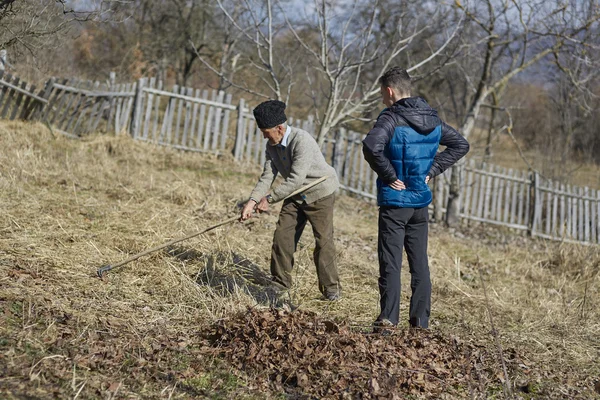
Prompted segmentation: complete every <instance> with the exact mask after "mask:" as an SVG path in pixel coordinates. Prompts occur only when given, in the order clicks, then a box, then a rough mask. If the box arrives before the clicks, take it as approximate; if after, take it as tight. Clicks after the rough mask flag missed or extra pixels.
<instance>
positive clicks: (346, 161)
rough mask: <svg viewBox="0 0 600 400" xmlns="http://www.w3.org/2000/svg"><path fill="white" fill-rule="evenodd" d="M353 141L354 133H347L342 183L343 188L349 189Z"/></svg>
mask: <svg viewBox="0 0 600 400" xmlns="http://www.w3.org/2000/svg"><path fill="white" fill-rule="evenodd" d="M353 139H354V132H349V133H348V139H347V141H346V157H345V159H344V176H343V182H344V186H346V187H350V185H349V183H350V174H351V173H352V156H353V151H354V146H353V145H352V142H353Z"/></svg>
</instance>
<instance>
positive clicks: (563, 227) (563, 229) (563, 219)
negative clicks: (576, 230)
mask: <svg viewBox="0 0 600 400" xmlns="http://www.w3.org/2000/svg"><path fill="white" fill-rule="evenodd" d="M564 191H565V185H564V184H563V183H561V184H560V192H561V195H560V237H561V238H563V237H565V236H566V235H567V225H568V221H567V218H568V216H567V215H568V214H567V204H566V198H565V195H564Z"/></svg>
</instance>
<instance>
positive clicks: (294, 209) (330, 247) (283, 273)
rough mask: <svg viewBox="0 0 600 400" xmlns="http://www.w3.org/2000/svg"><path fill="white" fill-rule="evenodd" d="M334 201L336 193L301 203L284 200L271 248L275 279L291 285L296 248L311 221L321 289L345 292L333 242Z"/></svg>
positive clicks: (314, 254)
mask: <svg viewBox="0 0 600 400" xmlns="http://www.w3.org/2000/svg"><path fill="white" fill-rule="evenodd" d="M334 202H335V194H332V195H329V196H326V197H324V198H322V199H319V200H317V201H315V202H314V203H312V204H306V203H302V204H298V203H296V202H294V201H292V200H286V201H284V203H283V206H282V207H281V212H280V213H279V220H278V221H277V227H276V229H275V235H274V236H273V248H272V250H271V274H272V275H273V280H274V281H275V282H277V283H279V284H281V285H283V286H285V287H286V288H291V286H292V268H293V266H294V252H295V251H296V248H297V246H298V241H299V240H300V236H301V235H302V232H303V231H304V227H305V226H306V222H307V221H308V222H310V224H311V226H312V229H313V234H314V236H315V241H316V246H315V251H314V252H313V259H314V261H315V265H316V267H317V278H318V279H319V290H320V291H321V293H323V294H324V295H328V294H331V293H339V292H341V286H340V279H339V276H338V271H337V266H336V254H335V244H334V242H333V204H334Z"/></svg>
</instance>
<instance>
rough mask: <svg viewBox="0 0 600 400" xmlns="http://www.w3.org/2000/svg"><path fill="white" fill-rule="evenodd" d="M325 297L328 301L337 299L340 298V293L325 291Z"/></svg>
mask: <svg viewBox="0 0 600 400" xmlns="http://www.w3.org/2000/svg"><path fill="white" fill-rule="evenodd" d="M325 299H327V300H328V301H338V300H341V299H342V294H341V293H339V292H333V293H327V294H326V295H325Z"/></svg>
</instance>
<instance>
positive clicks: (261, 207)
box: [256, 196, 269, 213]
mask: <svg viewBox="0 0 600 400" xmlns="http://www.w3.org/2000/svg"><path fill="white" fill-rule="evenodd" d="M256 211H258V212H259V213H263V212H266V211H269V199H267V196H265V197H263V198H262V199H260V202H259V203H258V205H257V206H256Z"/></svg>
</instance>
